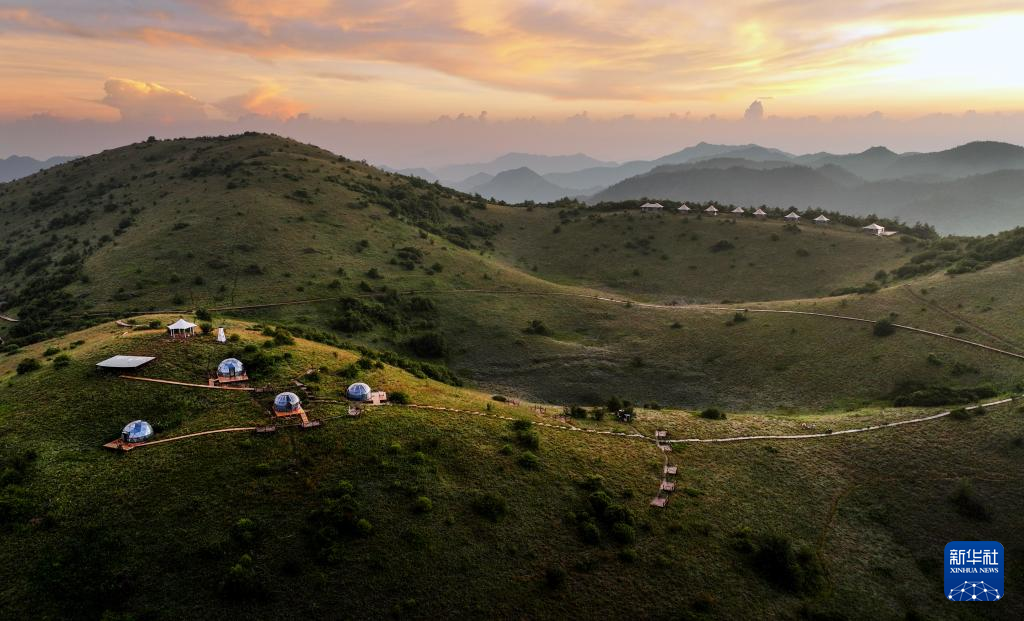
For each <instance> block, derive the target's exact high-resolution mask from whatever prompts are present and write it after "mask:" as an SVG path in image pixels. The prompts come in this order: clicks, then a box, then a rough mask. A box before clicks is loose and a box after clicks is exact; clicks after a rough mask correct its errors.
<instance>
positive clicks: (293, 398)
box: [274, 392, 305, 416]
mask: <svg viewBox="0 0 1024 621" xmlns="http://www.w3.org/2000/svg"><path fill="white" fill-rule="evenodd" d="M274 414H276V415H277V416H299V415H302V414H305V411H304V410H303V409H302V402H301V401H299V396H298V395H297V394H295V393H294V392H282V393H281V394H279V395H277V396H276V397H274Z"/></svg>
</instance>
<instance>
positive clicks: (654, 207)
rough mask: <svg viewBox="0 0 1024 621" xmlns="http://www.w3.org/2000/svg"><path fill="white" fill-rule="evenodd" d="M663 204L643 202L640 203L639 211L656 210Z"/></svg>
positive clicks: (660, 208)
mask: <svg viewBox="0 0 1024 621" xmlns="http://www.w3.org/2000/svg"><path fill="white" fill-rule="evenodd" d="M664 208H665V206H664V205H662V204H661V203H644V204H643V205H640V211H650V212H658V211H661V210H662V209H664Z"/></svg>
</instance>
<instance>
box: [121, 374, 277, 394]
mask: <svg viewBox="0 0 1024 621" xmlns="http://www.w3.org/2000/svg"><path fill="white" fill-rule="evenodd" d="M120 377H121V379H127V380H135V381H137V382H153V383H155V384H169V385H171V386H186V387H188V388H210V389H213V390H236V391H240V392H257V389H256V388H251V387H249V386H211V385H210V384H191V383H189V382H175V381H173V380H165V379H157V378H155V377H139V376H137V375H121V376H120Z"/></svg>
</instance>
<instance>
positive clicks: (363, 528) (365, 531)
mask: <svg viewBox="0 0 1024 621" xmlns="http://www.w3.org/2000/svg"><path fill="white" fill-rule="evenodd" d="M356 532H358V533H359V535H360V536H361V537H369V536H370V535H371V534H372V533H373V524H371V523H370V520H368V519H366V518H361V519H360V520H359V521H357V522H356Z"/></svg>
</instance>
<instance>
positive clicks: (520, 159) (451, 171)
mask: <svg viewBox="0 0 1024 621" xmlns="http://www.w3.org/2000/svg"><path fill="white" fill-rule="evenodd" d="M604 166H616V163H615V162H603V161H601V160H596V159H594V158H592V157H590V156H588V155H584V154H583V153H576V154H574V155H534V154H532V153H506V154H505V155H502V156H501V157H499V158H496V159H493V160H491V161H490V162H480V163H473V164H454V165H451V166H442V167H440V168H437V169H436V170H434V174H436V175H437V177H438V178H439V179H444V180H446V181H459V180H462V179H466V178H467V177H470V176H472V175H475V174H477V173H481V172H482V173H487V174H489V175H497V174H498V173H500V172H503V171H506V170H514V169H516V168H524V167H525V168H529V169H530V170H532V171H534V172H536V173H538V174H541V175H545V174H548V173H564V172H570V171H574V170H580V169H583V168H591V167H604Z"/></svg>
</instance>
